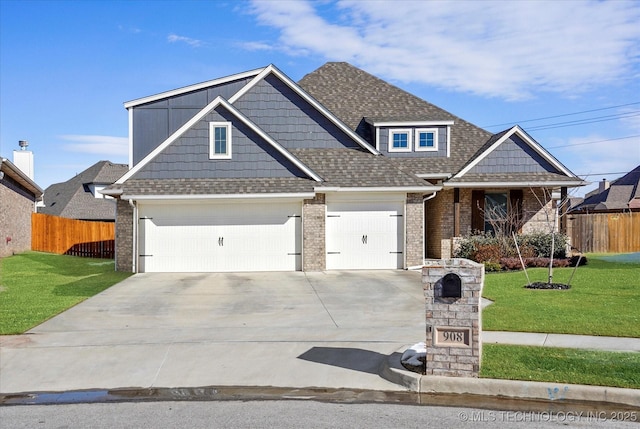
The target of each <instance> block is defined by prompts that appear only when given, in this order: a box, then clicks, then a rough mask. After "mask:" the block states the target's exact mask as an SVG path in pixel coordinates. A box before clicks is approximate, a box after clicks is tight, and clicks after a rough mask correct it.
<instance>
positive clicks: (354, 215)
mask: <svg viewBox="0 0 640 429" xmlns="http://www.w3.org/2000/svg"><path fill="white" fill-rule="evenodd" d="M125 108H126V109H127V110H128V112H129V123H130V136H129V138H130V165H129V171H128V172H127V173H126V174H125V175H124V176H122V177H121V178H120V179H119V180H117V181H116V182H115V184H113V185H112V186H110V187H108V188H106V189H105V190H103V191H102V192H103V193H105V194H107V195H110V196H113V197H115V198H116V199H117V219H116V266H117V268H118V269H119V270H124V271H134V272H145V271H146V272H152V271H176V272H183V271H195V272H198V271H200V272H210V271H214V272H215V271H268V270H278V271H294V270H304V271H314V270H336V269H398V268H406V267H411V266H415V265H420V264H422V261H423V259H424V258H426V257H435V258H443V257H449V256H450V255H451V252H452V248H453V245H454V237H457V236H460V235H463V234H466V233H468V232H471V231H472V230H475V229H479V230H485V228H489V226H488V225H489V223H488V222H487V219H485V217H486V216H487V215H486V213H490V212H491V211H490V210H487V208H488V207H497V208H498V209H501V210H516V211H517V213H518V215H519V216H521V217H523V225H524V226H523V227H522V229H523V230H529V229H535V228H536V227H538V226H539V225H538V222H540V217H541V216H540V213H541V210H542V208H543V207H542V206H544V205H546V204H547V200H545V198H546V197H547V195H548V192H546V191H547V190H552V189H554V190H562V191H564V193H565V194H566V189H567V188H568V187H572V186H579V185H581V184H582V180H581V179H580V178H578V177H576V176H575V175H574V174H573V173H571V172H570V171H569V170H568V169H567V168H566V167H564V166H563V165H562V164H561V163H560V162H559V161H558V160H556V159H555V158H554V157H553V156H551V155H550V154H549V153H548V152H546V151H545V150H544V149H543V148H542V147H541V146H540V145H539V144H538V143H537V142H536V141H534V140H533V139H532V138H531V137H530V136H529V135H528V134H527V133H526V132H525V131H524V130H522V129H521V128H520V127H518V126H514V127H512V128H509V129H507V130H505V131H503V132H501V133H498V134H491V133H489V132H487V131H485V130H482V129H480V128H478V127H476V126H474V125H472V124H470V123H468V122H466V121H464V120H462V119H460V118H458V117H456V116H454V115H452V114H450V113H448V112H446V111H444V110H442V109H440V108H438V107H436V106H434V105H432V104H430V103H428V102H426V101H424V100H422V99H420V98H417V97H415V96H413V95H411V94H409V93H407V92H405V91H403V90H401V89H399V88H397V87H395V86H392V85H390V84H388V83H386V82H384V81H382V80H380V79H378V78H376V77H374V76H372V75H370V74H368V73H366V72H364V71H362V70H360V69H358V68H356V67H353V66H351V65H350V64H347V63H327V64H325V65H324V66H322V67H320V68H319V69H318V70H316V71H314V72H312V73H310V74H308V75H307V76H305V77H304V78H303V79H302V80H301V81H300V82H298V83H296V82H294V81H292V80H291V79H290V78H289V77H287V76H286V75H285V74H284V73H282V72H281V71H280V70H279V69H277V68H276V67H274V66H273V65H270V66H268V67H265V68H261V69H257V70H252V71H249V72H245V73H240V74H237V75H233V76H228V77H224V78H220V79H215V80H212V81H208V82H204V83H200V84H196V85H191V86H188V87H185V88H180V89H176V90H172V91H168V92H165V93H161V94H157V95H153V96H149V97H145V98H141V99H137V100H133V101H130V102H127V103H125ZM540 201H543V204H541V203H540ZM548 204H550V202H549V203H548Z"/></svg>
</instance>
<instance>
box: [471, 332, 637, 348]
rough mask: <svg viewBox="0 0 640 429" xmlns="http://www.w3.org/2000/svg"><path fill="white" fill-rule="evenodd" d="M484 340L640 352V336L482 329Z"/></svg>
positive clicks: (486, 341)
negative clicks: (625, 336)
mask: <svg viewBox="0 0 640 429" xmlns="http://www.w3.org/2000/svg"><path fill="white" fill-rule="evenodd" d="M482 342H483V343H484V344H514V345H520V346H538V347H566V348H571V349H590V350H607V351H615V352H640V338H624V337H597V336H589V335H568V334H541V333H533V332H502V331H482Z"/></svg>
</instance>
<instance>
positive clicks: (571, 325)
mask: <svg viewBox="0 0 640 429" xmlns="http://www.w3.org/2000/svg"><path fill="white" fill-rule="evenodd" d="M597 256H598V255H587V259H588V264H587V265H586V266H581V267H578V268H577V269H576V270H575V274H574V273H573V271H574V268H554V270H553V282H555V283H567V282H569V279H570V278H571V276H572V274H573V279H572V281H571V289H569V290H536V289H527V288H525V287H524V286H525V285H526V284H527V278H526V275H525V273H524V271H515V272H501V273H487V274H486V276H485V284H484V289H483V297H485V298H487V299H489V300H491V301H493V303H492V304H491V305H489V306H488V307H486V308H485V309H484V310H483V312H482V326H483V330H485V331H509V332H542V333H553V334H574V335H596V336H611V337H632V338H639V337H640V311H638V308H640V264H638V263H616V262H610V261H605V260H600V259H598V257H597ZM527 273H528V275H529V278H530V280H531V282H536V281H542V282H546V281H547V278H548V269H546V268H534V269H528V270H527Z"/></svg>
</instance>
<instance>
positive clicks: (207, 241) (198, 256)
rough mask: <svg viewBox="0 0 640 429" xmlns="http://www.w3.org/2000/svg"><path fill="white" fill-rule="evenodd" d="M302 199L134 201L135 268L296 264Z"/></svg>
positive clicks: (295, 266)
mask: <svg viewBox="0 0 640 429" xmlns="http://www.w3.org/2000/svg"><path fill="white" fill-rule="evenodd" d="M301 210H302V209H301V203H300V202H293V203H292V202H284V203H283V202H280V203H276V202H270V203H235V204H229V203H227V204H222V203H197V204H196V203H187V204H185V203H180V204H176V203H164V202H163V203H143V202H140V203H139V204H138V218H139V227H138V236H139V244H138V253H139V258H138V261H139V262H138V264H139V271H140V272H228V271H295V270H300V269H301V260H302V256H301V248H302V246H301Z"/></svg>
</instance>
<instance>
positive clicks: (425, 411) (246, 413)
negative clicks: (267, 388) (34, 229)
mask: <svg viewBox="0 0 640 429" xmlns="http://www.w3.org/2000/svg"><path fill="white" fill-rule="evenodd" d="M623 417H627V418H628V419H629V420H628V421H620V420H619V419H620V418H623ZM638 420H640V412H634V411H628V412H626V413H625V412H605V411H593V412H590V411H553V412H552V411H548V412H547V411H535V412H526V411H524V412H523V411H495V410H481V409H474V408H457V407H440V406H419V405H398V404H349V403H323V402H315V401H293V400H286V401H285V400H278V401H207V402H187V401H185V402H139V403H96V404H72V405H23V406H3V407H0V427H1V428H3V429H5V428H6V429H9V428H30V429H31V428H43V429H46V428H83V429H84V428H97V429H101V428H109V429H113V428H140V429H143V428H153V429H157V428H190V429H195V428H255V429H260V428H269V429H271V428H278V429H286V428H296V429H297V428H332V429H333V428H367V429H378V428H380V429H382V428H384V429H387V428H403V429H408V428H421V429H424V428H453V427H455V428H462V429H465V428H469V429H471V428H474V429H475V428H504V427H509V428H516V429H517V428H521V429H525V428H526V429H532V428H559V427H563V428H634V429H637V428H638V427H639V425H638Z"/></svg>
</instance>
